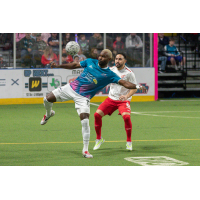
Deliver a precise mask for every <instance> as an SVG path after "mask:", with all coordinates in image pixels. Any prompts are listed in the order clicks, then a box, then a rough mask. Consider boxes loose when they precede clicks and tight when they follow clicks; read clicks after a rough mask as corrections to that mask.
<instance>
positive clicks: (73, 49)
mask: <svg viewBox="0 0 200 200" xmlns="http://www.w3.org/2000/svg"><path fill="white" fill-rule="evenodd" d="M65 49H66V51H67V53H68V54H69V55H71V56H74V55H75V54H77V53H78V52H79V51H80V46H79V44H78V43H77V42H75V41H70V42H68V43H67V44H66V47H65Z"/></svg>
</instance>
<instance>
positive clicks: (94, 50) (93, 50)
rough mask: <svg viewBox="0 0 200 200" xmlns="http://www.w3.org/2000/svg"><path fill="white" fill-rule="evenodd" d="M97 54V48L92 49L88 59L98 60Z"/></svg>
mask: <svg viewBox="0 0 200 200" xmlns="http://www.w3.org/2000/svg"><path fill="white" fill-rule="evenodd" d="M98 56H99V53H98V50H97V48H92V49H91V52H90V57H91V58H93V59H98Z"/></svg>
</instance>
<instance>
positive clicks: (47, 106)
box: [44, 97, 53, 117]
mask: <svg viewBox="0 0 200 200" xmlns="http://www.w3.org/2000/svg"><path fill="white" fill-rule="evenodd" d="M44 107H45V109H46V116H47V117H50V116H51V109H52V107H53V103H51V102H49V101H47V99H46V97H44Z"/></svg>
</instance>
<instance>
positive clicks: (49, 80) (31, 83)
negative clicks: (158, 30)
mask: <svg viewBox="0 0 200 200" xmlns="http://www.w3.org/2000/svg"><path fill="white" fill-rule="evenodd" d="M130 69H131V70H132V71H133V72H134V74H135V76H136V80H137V83H138V84H140V85H143V86H145V87H146V88H147V93H146V94H144V93H142V92H141V91H139V90H138V91H137V93H136V94H135V95H134V96H133V98H132V101H154V95H155V80H154V79H155V75H154V68H150V67H148V68H130ZM83 70H84V69H74V70H66V69H15V70H0V72H1V73H0V104H26V103H27V104H35V103H42V102H43V97H44V96H46V95H47V94H48V93H49V92H51V91H52V90H54V89H56V88H58V87H61V86H63V85H65V84H67V83H70V82H71V81H73V80H75V79H76V78H77V77H78V76H79V75H80V74H81V73H82V72H83ZM109 88H110V86H109V85H108V86H106V87H105V88H103V89H102V90H101V91H100V92H99V93H98V94H96V95H95V97H93V98H92V99H91V102H102V101H103V100H104V99H106V97H107V96H108V93H109ZM68 102H69V103H72V102H73V101H68Z"/></svg>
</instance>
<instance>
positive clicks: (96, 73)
mask: <svg viewBox="0 0 200 200" xmlns="http://www.w3.org/2000/svg"><path fill="white" fill-rule="evenodd" d="M111 59H112V53H111V51H110V50H108V49H104V50H103V51H102V52H101V53H100V55H99V58H98V60H96V59H86V60H84V61H81V62H80V63H75V62H73V63H68V64H62V65H56V64H55V63H52V64H51V67H52V68H64V69H76V68H81V67H82V68H84V71H83V72H82V74H80V76H79V77H78V78H77V79H76V80H74V81H73V82H71V83H70V84H67V85H65V86H62V87H60V88H57V89H55V90H53V91H52V92H50V93H49V94H48V95H47V96H46V97H44V107H45V109H46V114H45V115H44V117H43V119H42V121H41V123H40V124H41V125H44V124H46V123H47V121H48V120H49V118H50V117H52V116H54V114H55V111H53V110H52V106H53V103H54V102H59V101H69V100H74V102H75V108H76V110H77V113H78V115H79V117H80V120H81V124H82V136H83V150H82V154H83V156H84V157H85V158H93V156H92V155H91V154H90V153H89V151H88V147H89V139H90V126H89V115H90V99H91V98H92V97H93V96H94V95H95V94H96V93H98V92H99V91H100V90H101V89H103V88H104V87H105V86H106V85H108V84H109V83H117V84H120V85H123V86H124V87H125V88H127V89H140V90H143V91H145V92H146V88H145V87H143V86H140V85H135V84H133V83H130V82H128V81H125V80H122V79H121V78H120V77H119V76H118V75H116V74H115V73H114V72H112V71H111V70H110V69H109V67H108V66H107V65H108V62H109V61H110V60H111Z"/></svg>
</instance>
